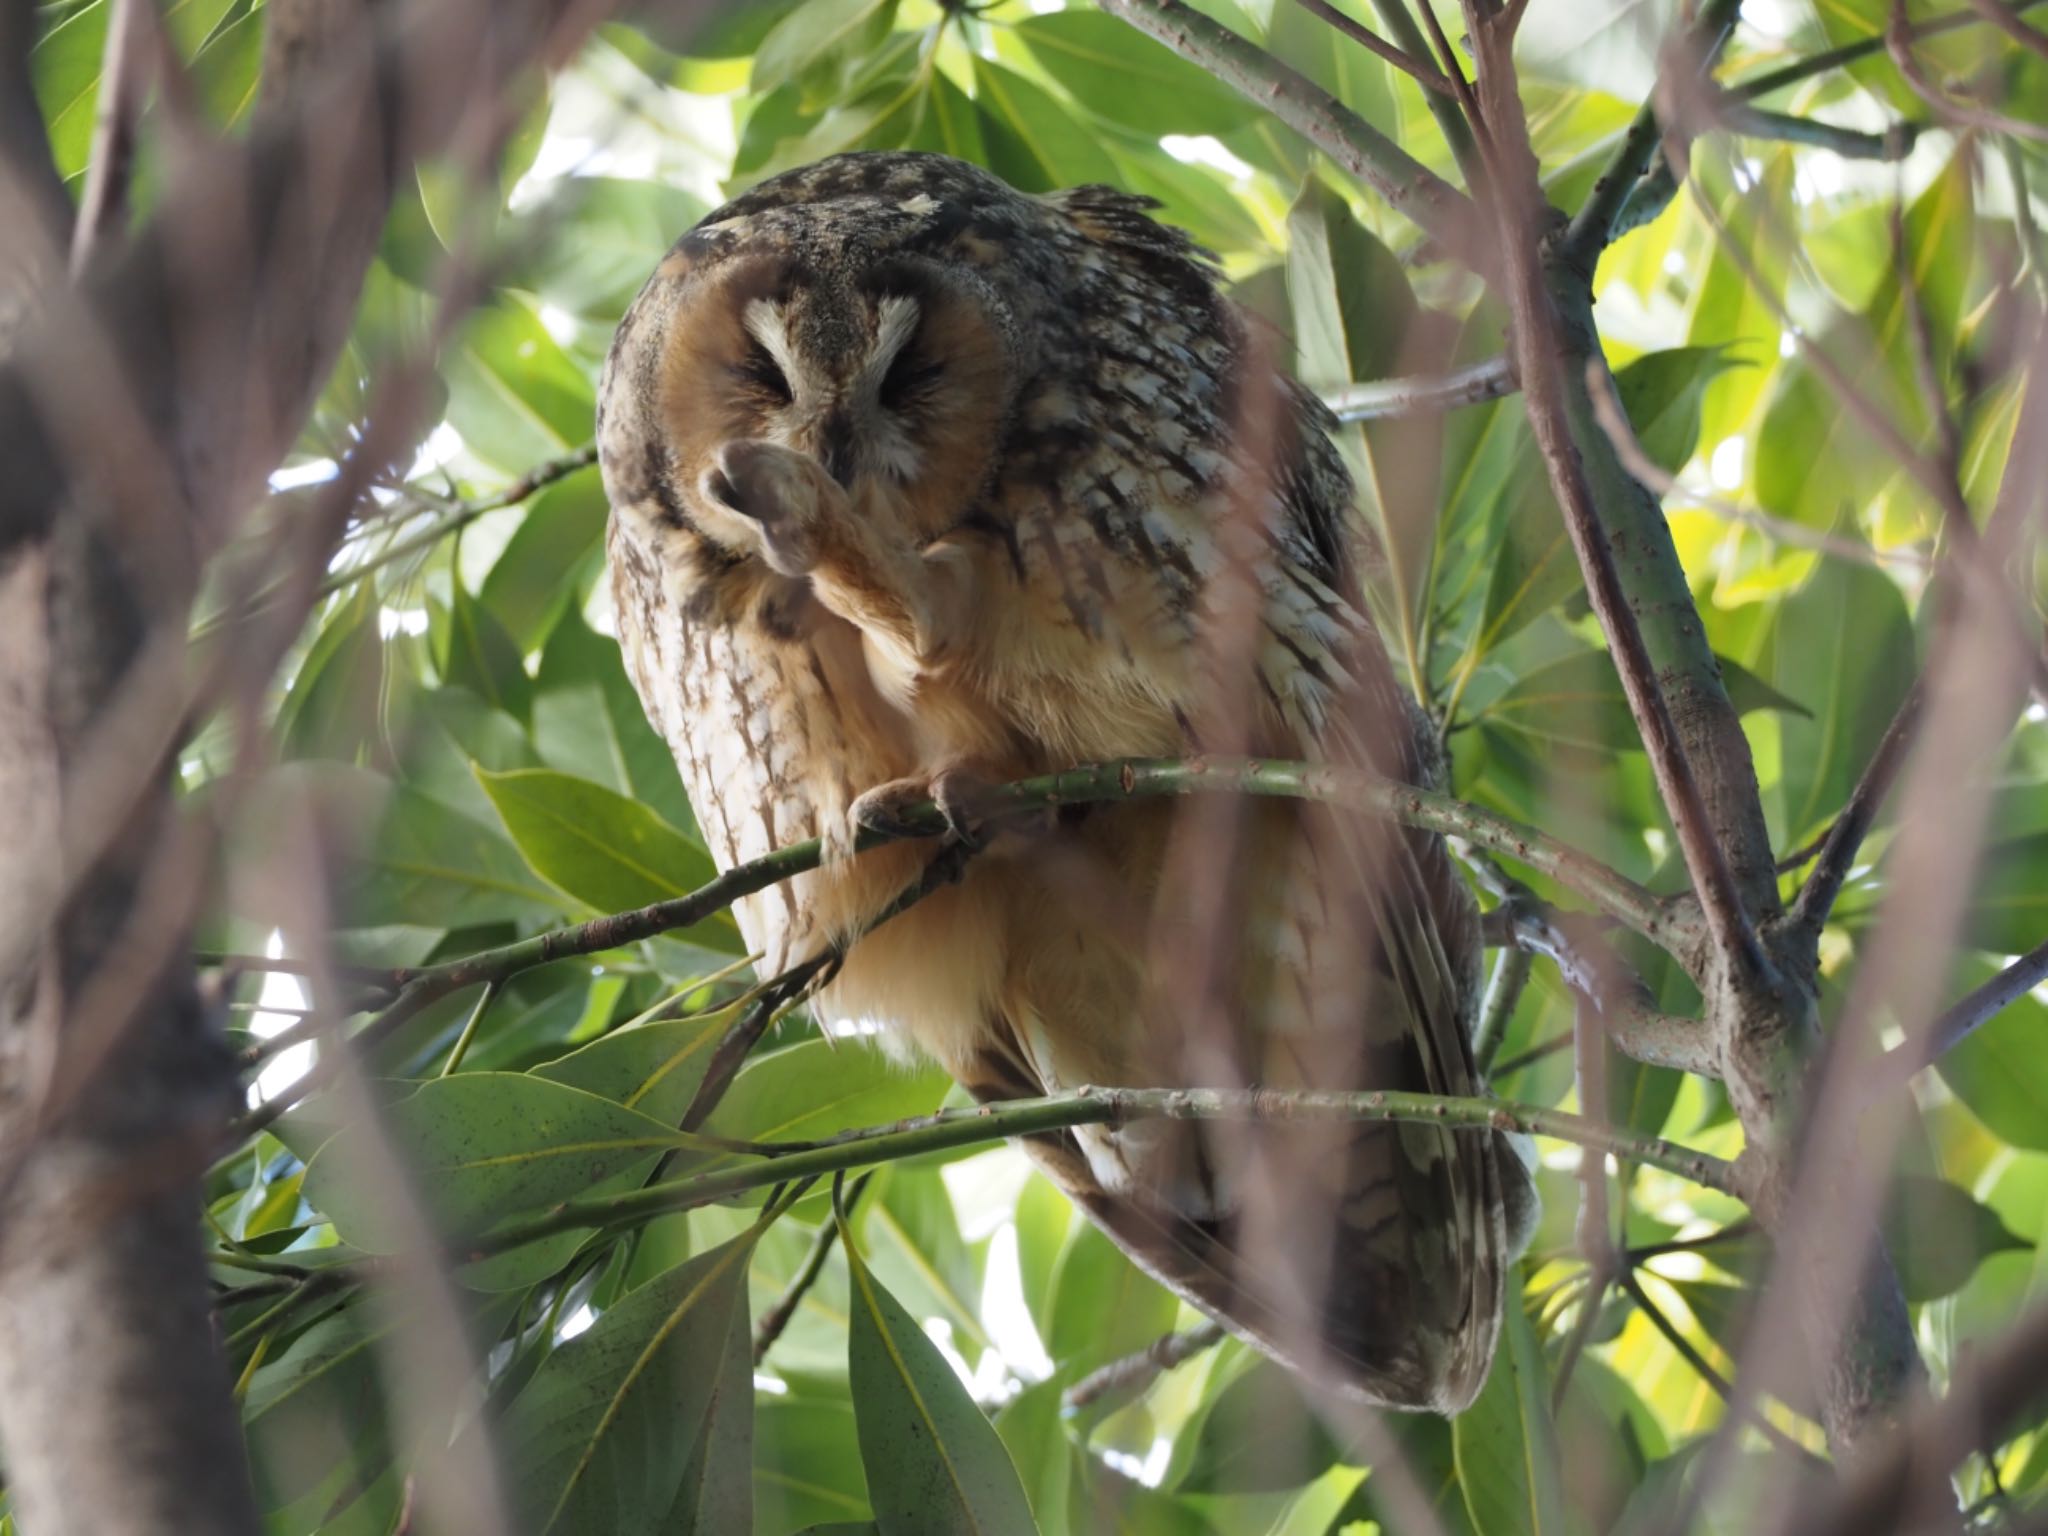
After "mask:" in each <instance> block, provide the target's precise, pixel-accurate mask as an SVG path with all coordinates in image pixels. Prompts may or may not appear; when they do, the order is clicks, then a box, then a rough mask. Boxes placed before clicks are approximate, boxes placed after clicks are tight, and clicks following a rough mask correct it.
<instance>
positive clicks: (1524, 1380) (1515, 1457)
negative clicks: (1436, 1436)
mask: <svg viewBox="0 0 2048 1536" xmlns="http://www.w3.org/2000/svg"><path fill="white" fill-rule="evenodd" d="M1451 1436H1452V1445H1453V1448H1454V1453H1455V1456H1456V1461H1457V1468H1458V1481H1459V1484H1460V1486H1461V1487H1462V1488H1463V1490H1464V1494H1465V1508H1466V1510H1467V1512H1468V1513H1469V1514H1470V1515H1471V1517H1472V1524H1473V1527H1474V1529H1475V1530H1477V1531H1478V1532H1479V1536H1564V1533H1565V1531H1566V1530H1567V1529H1568V1527H1567V1526H1566V1524H1565V1505H1564V1490H1563V1487H1562V1485H1561V1483H1560V1481H1559V1472H1558V1467H1559V1463H1558V1451H1557V1431H1556V1427H1555V1426H1554V1425H1553V1424H1552V1423H1551V1418H1550V1374H1549V1372H1548V1371H1546V1370H1545V1369H1544V1367H1543V1353H1542V1350H1541V1349H1540V1348H1539V1347H1538V1345H1537V1342H1536V1335H1535V1331H1534V1330H1533V1329H1532V1328H1531V1327H1530V1325H1529V1320H1528V1318H1527V1317H1526V1316H1525V1315H1524V1314H1523V1312H1522V1309H1521V1307H1520V1306H1518V1305H1512V1304H1511V1305H1510V1306H1508V1308H1507V1309H1506V1313H1505V1315H1504V1316H1503V1317H1502V1319H1501V1330H1500V1344H1499V1347H1498V1348H1497V1349H1496V1350H1495V1352H1494V1358H1493V1369H1492V1371H1491V1372H1490V1373H1488V1375H1487V1378H1486V1385H1485V1386H1484V1387H1482V1388H1481V1389H1480V1392H1479V1396H1478V1398H1477V1399H1476V1400H1474V1402H1473V1404H1472V1406H1471V1407H1469V1408H1467V1409H1466V1410H1465V1411H1464V1412H1463V1413H1461V1414H1459V1415H1458V1417H1457V1418H1456V1419H1455V1420H1453V1421H1452V1425H1451Z"/></svg>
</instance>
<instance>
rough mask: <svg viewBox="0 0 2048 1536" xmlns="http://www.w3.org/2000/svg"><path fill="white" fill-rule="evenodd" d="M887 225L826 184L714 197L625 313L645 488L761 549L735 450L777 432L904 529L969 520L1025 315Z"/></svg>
mask: <svg viewBox="0 0 2048 1536" xmlns="http://www.w3.org/2000/svg"><path fill="white" fill-rule="evenodd" d="M873 236H874V228H873V221H872V220H862V219H858V218H856V217H855V215H854V213H853V211H852V210H850V209H849V208H848V207H847V206H846V204H845V201H844V200H843V199H839V200H834V199H827V200H823V201H819V202H814V203H799V204H796V205H790V204H782V205H779V206H777V207H776V208H774V209H773V210H772V211H770V212H767V213H763V214H759V215H752V216H748V215H742V216H739V217H734V218H725V219H720V218H719V216H718V215H714V216H713V218H712V219H711V220H707V221H706V223H705V224H704V225H702V226H699V228H698V230H696V231H693V232H692V234H691V235H690V236H688V237H686V238H685V239H684V240H683V241H682V242H681V243H680V244H679V245H678V246H677V248H676V249H675V251H674V252H672V253H671V255H670V256H669V258H668V259H667V261H665V262H664V263H663V264H662V267H661V269H660V270H659V271H657V273H656V274H655V277H654V278H653V279H652V280H651V281H650V283H649V285H648V289H647V291H646V292H645V293H643V295H642V297H641V299H640V301H639V302H638V303H637V304H636V306H635V315H633V316H631V317H629V320H628V323H627V325H626V326H624V327H622V328H621V332H620V339H619V342H618V344H617V348H616V350H615V352H614V356H613V361H612V372H613V375H614V382H612V383H610V384H608V386H607V394H608V395H610V396H612V397H613V399H614V400H617V398H618V397H619V395H620V394H621V392H622V390H621V386H623V387H624V388H623V393H624V394H625V395H626V396H627V397H628V402H629V403H628V414H629V415H630V416H631V417H632V418H633V420H632V431H631V432H630V433H629V434H626V435H629V436H630V437H632V438H633V439H635V440H636V441H637V444H638V446H639V450H640V452H639V463H638V464H636V465H635V466H634V474H635V476H636V477H638V476H645V477H651V478H653V479H654V480H656V481H657V482H658V483H656V484H653V485H650V486H647V487H646V488H645V489H646V490H647V491H649V492H650V493H651V496H649V497H645V498H641V499H642V501H643V504H650V503H651V505H652V506H654V507H656V508H659V509H662V510H664V511H666V512H667V513H668V514H669V515H670V516H671V517H674V516H675V514H678V513H680V515H681V518H680V520H683V521H686V522H687V524H688V526H689V527H690V528H691V529H692V530H694V532H695V533H696V534H698V535H701V536H702V537H703V538H705V539H708V540H709V541H711V542H712V543H713V544H714V545H717V546H719V547H720V548H722V549H724V550H725V551H727V552H729V553H733V554H740V555H744V554H748V553H752V552H754V550H755V547H756V534H757V532H758V530H757V529H756V528H755V527H753V526H750V523H751V519H750V518H749V517H748V515H747V513H746V511H745V509H744V508H743V507H742V506H741V505H739V504H737V503H736V500H735V498H734V497H733V496H732V495H730V494H729V493H730V482H729V481H728V480H727V479H726V478H725V477H724V475H723V474H722V473H721V465H722V464H723V462H724V460H725V456H726V450H728V449H729V448H730V447H731V446H732V445H734V444H736V443H743V442H760V441H766V442H770V443H776V444H779V445H781V446H783V447H785V448H789V449H792V450H794V451H795V452H797V453H799V454H802V455H805V456H806V457H808V458H810V459H812V460H814V461H815V462H816V464H817V465H818V466H819V467H820V468H821V469H822V471H823V472H824V474H825V475H826V476H828V477H829V478H830V479H832V480H833V481H836V482H837V483H838V484H839V485H840V486H841V487H843V488H844V489H845V490H846V492H847V493H848V500H849V502H850V504H851V505H853V506H855V507H857V508H859V509H861V515H863V516H866V517H871V518H879V519H887V520H889V522H890V523H891V524H892V525H894V526H892V528H891V530H890V531H891V532H892V533H896V534H900V535H901V536H903V537H905V538H908V539H910V540H912V541H913V542H918V543H922V542H925V541H928V540H930V539H933V538H936V537H938V536H939V535H940V534H943V533H945V532H947V531H948V530H949V529H951V528H953V527H955V526H957V525H958V524H959V522H960V521H961V519H962V518H963V517H964V516H965V515H966V514H967V512H968V511H969V509H970V508H971V506H972V504H973V503H974V501H975V499H976V497H977V496H978V494H979V492H980V491H981V489H982V487H983V485H984V484H985V483H986V482H987V480H988V478H989V475H990V471H991V469H992V467H993V464H994V462H995V455H996V452H997V445H998V443H999V442H1000V439H1001V436H1002V427H1003V421H1004V417H1005V415H1006V413H1007V411H1008V409H1009V405H1010V401H1011V386H1010V381H1011V380H1012V379H1013V378H1014V377H1015V376H1016V362H1017V359H1016V357H1015V355H1014V354H1015V351H1016V348H1015V345H1014V328H1013V326H1012V325H1011V324H1010V323H1009V317H1008V316H1007V314H1006V313H1005V312H1004V311H1003V307H1002V303H1001V301H1000V299H999V298H997V297H996V296H995V294H994V293H993V291H992V290H991V289H990V287H989V286H988V284H987V283H986V282H985V280H984V279H983V278H982V277H981V275H980V274H979V273H978V272H976V271H974V270H973V269H971V268H963V267H961V266H960V265H958V264H954V263H947V262H944V261H941V260H939V259H936V258H935V257H933V256H931V255H926V254H923V253H920V252H919V251H917V250H915V249H904V248H903V246H902V245H901V244H900V243H892V242H888V241H877V240H876V239H875V238H874V237H873ZM606 409H607V412H608V413H610V412H611V411H612V409H613V405H612V404H611V403H608V404H607V407H606ZM620 425H625V424H624V423H621V424H620ZM605 436H606V437H607V438H616V437H619V436H620V434H619V433H617V432H615V431H613V430H612V428H611V427H609V426H608V427H607V430H606V433H605Z"/></svg>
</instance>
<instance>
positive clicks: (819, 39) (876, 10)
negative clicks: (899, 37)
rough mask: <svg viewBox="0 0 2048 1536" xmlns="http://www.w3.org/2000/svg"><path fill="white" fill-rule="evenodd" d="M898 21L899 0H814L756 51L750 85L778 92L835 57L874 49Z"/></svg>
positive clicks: (854, 55) (758, 91) (782, 23)
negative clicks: (784, 85) (785, 85)
mask: <svg viewBox="0 0 2048 1536" xmlns="http://www.w3.org/2000/svg"><path fill="white" fill-rule="evenodd" d="M895 20H896V0H811V3H810V4H808V5H803V6H799V7H798V8H797V9H796V10H794V11H792V12H790V14H789V15H787V16H785V17H783V18H782V20H781V21H779V22H777V23H776V24H775V26H774V28H773V29H772V30H770V32H769V33H768V35H767V36H766V37H764V38H762V39H761V46H760V47H758V48H757V49H755V50H754V72H753V77H752V79H751V81H750V89H751V90H753V91H754V92H755V93H756V94H761V93H765V92H768V91H772V90H774V89H775V88H776V87H777V86H779V85H783V84H785V83H787V82H789V81H792V80H795V79H796V78H797V77H798V76H799V75H802V74H804V73H806V72H807V71H810V70H812V69H814V68H816V67H817V66H819V65H821V64H829V63H830V62H831V61H832V59H833V57H834V56H835V55H842V56H845V57H848V58H859V57H861V56H863V55H865V54H867V53H869V52H871V51H872V50H873V49H874V48H875V47H876V46H877V45H878V44H879V43H880V42H881V41H882V39H883V38H885V37H887V36H888V34H889V29H890V27H891V26H892V25H894V23H895Z"/></svg>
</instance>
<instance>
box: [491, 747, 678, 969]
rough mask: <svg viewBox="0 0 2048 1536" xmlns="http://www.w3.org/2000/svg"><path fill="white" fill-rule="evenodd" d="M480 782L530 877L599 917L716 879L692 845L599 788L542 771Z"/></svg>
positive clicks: (632, 803)
mask: <svg viewBox="0 0 2048 1536" xmlns="http://www.w3.org/2000/svg"><path fill="white" fill-rule="evenodd" d="M477 778H478V779H479V780H481V781H482V783H483V786H484V789H485V791H486V792H487V793H488V794H489V795H490V797H491V803H492V804H494V805H495V806H497V808H498V814H499V815H500V816H502V817H503V818H504V821H505V830H506V831H507V832H509V833H510V834H511V836H512V840H513V842H515V843H517V844H518V845H519V851H520V852H521V853H522V854H524V855H525V856H526V860H527V862H528V863H529V864H531V865H532V866H533V869H534V872H535V873H536V874H538V875H540V876H541V877H542V878H543V879H545V880H547V881H549V882H550V883H552V884H554V885H556V886H559V887H560V888H561V889H562V890H564V891H566V892H568V893H569V895H571V896H573V897H575V898H576V899H577V900H578V901H581V902H583V903H585V904H586V905H588V906H591V907H594V908H595V909H597V910H598V911H600V912H623V911H626V910H629V909H631V908H634V907H643V906H646V905H648V904H649V903H650V902H656V901H666V900H668V899H670V898H671V897H675V896H683V895H687V894H688V893H689V892H691V891H693V890H695V889H697V888H698V887H699V886H702V885H705V884H708V883H709V882H710V881H711V880H712V878H713V877H714V876H715V875H716V874H717V870H716V868H715V867H714V866H713V865H712V863H711V856H710V855H709V854H707V853H706V852H705V851H704V850H703V849H702V848H700V847H698V846H697V844H695V843H693V842H691V841H690V839H688V838H687V837H685V836H683V834H682V833H680V832H678V831H677V830H676V829H675V828H674V827H672V826H670V825H669V824H668V823H667V822H665V821H663V820H662V819H661V818H660V817H659V816H657V815H655V814H654V812H652V811H650V810H648V809H647V807H646V806H644V805H641V804H640V803H639V802H638V801H635V800H628V799H626V798H625V797H624V796H623V795H620V794H617V793H615V792H614V791H612V790H609V789H606V788H604V787H603V786H602V785H599V784H592V783H590V782H589V781H588V780H585V779H574V778H571V777H570V776H569V775H568V774H565V773H555V772H553V771H551V770H549V769H545V768H527V769H521V770H518V771H515V772H512V773H489V772H486V771H484V770H481V769H479V770H478V772H477ZM712 926H714V925H712V924H699V925H698V928H697V929H693V930H691V931H692V932H693V933H695V932H698V931H699V930H703V929H707V928H710V927H712Z"/></svg>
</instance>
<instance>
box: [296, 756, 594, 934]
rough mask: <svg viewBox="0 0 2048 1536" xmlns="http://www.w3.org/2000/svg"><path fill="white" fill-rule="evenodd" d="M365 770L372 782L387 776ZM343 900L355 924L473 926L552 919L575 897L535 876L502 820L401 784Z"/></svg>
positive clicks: (365, 779) (350, 871) (352, 867)
mask: <svg viewBox="0 0 2048 1536" xmlns="http://www.w3.org/2000/svg"><path fill="white" fill-rule="evenodd" d="M338 777H339V776H338V775H330V776H329V778H330V780H332V779H337V778H338ZM359 777H360V780H361V783H362V785H363V786H365V787H367V786H368V785H370V784H374V783H377V782H379V781H377V780H376V779H375V778H374V776H373V775H369V774H362V775H360V776H359ZM362 792H363V791H362V790H358V791H357V793H359V794H361V793H362ZM341 906H342V910H343V912H344V913H345V915H346V919H347V922H348V925H349V926H352V927H381V926H386V925H389V924H393V923H407V924H412V925H415V926H417V927H421V928H466V927H471V926H474V925H476V924H480V923H495V922H513V923H519V922H541V921H546V920H548V919H550V918H558V917H559V916H560V915H561V914H562V913H563V912H564V911H566V910H567V907H568V904H567V903H565V902H564V901H563V900H562V899H561V897H560V896H558V895H557V894H556V893H555V892H554V891H552V890H550V889H549V888H548V887H547V886H546V885H544V884H542V883H541V882H540V881H538V880H536V879H534V877H533V874H532V872H531V871H530V870H529V869H528V868H527V866H526V862H525V860H523V859H521V858H520V856H519V850H518V849H516V848H514V847H513V846H512V844H511V843H510V842H508V841H507V840H506V838H505V836H504V834H503V833H501V832H499V831H498V829H497V828H496V827H486V826H483V825H480V824H479V823H477V822H474V821H471V820H470V819H469V818H468V817H467V816H464V815H461V814H459V813H457V812H455V811H453V810H451V809H449V808H448V807H447V806H446V805H443V804H442V803H441V802H439V801H437V800H430V799H428V798H427V797H426V796H425V795H422V794H418V793H415V792H414V791H412V790H408V789H399V790H396V791H395V792H392V793H391V794H390V796H389V800H388V803H387V806H386V809H385V812H384V815H383V817H382V820H381V823H380V824H379V825H378V828H377V832H376V836H375V838H374V839H373V840H372V842H371V844H370V846H369V848H368V849H367V850H366V852H365V855H364V856H363V857H361V858H360V859H358V860H355V861H353V862H351V863H350V864H348V865H347V866H345V869H344V879H343V886H342V899H341Z"/></svg>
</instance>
